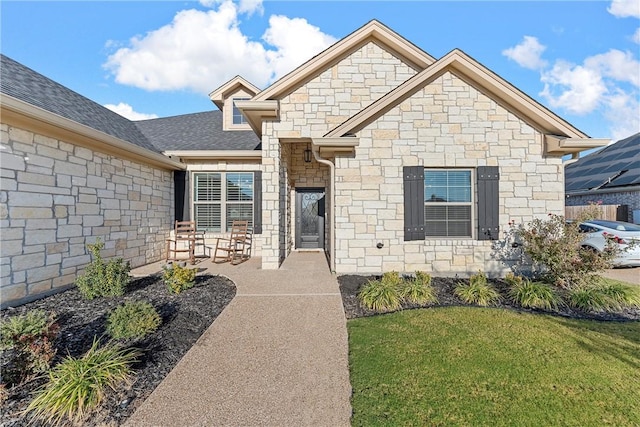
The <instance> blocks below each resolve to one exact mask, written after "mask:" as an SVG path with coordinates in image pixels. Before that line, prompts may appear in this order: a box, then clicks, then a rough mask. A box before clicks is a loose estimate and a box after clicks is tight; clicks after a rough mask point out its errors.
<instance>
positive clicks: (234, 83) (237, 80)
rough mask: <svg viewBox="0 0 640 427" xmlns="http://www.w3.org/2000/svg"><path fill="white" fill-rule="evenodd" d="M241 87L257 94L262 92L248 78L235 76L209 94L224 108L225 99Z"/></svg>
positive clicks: (213, 100) (252, 93) (217, 104)
mask: <svg viewBox="0 0 640 427" xmlns="http://www.w3.org/2000/svg"><path fill="white" fill-rule="evenodd" d="M240 89H244V91H245V92H249V93H250V94H251V95H255V94H256V93H258V92H260V89H259V88H258V87H257V86H254V85H253V84H252V83H250V82H249V81H248V80H246V79H244V78H243V77H240V76H235V77H234V78H232V79H231V80H229V81H228V82H226V83H224V84H223V85H222V86H220V87H219V88H218V89H216V90H214V91H213V92H211V93H210V94H209V99H211V101H212V102H213V103H214V104H216V106H217V107H218V108H219V109H221V110H222V108H223V107H224V100H225V99H226V98H228V97H229V95H232V94H234V93H236V92H237V91H238V90H240Z"/></svg>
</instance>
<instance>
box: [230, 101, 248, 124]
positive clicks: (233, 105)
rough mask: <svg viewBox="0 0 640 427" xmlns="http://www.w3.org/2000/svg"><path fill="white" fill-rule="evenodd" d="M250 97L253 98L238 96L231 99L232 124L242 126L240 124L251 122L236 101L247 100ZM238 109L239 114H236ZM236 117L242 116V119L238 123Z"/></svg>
mask: <svg viewBox="0 0 640 427" xmlns="http://www.w3.org/2000/svg"><path fill="white" fill-rule="evenodd" d="M249 99H251V98H249V97H237V98H233V99H231V124H232V125H234V126H240V125H246V124H248V123H249V122H248V121H247V118H246V117H245V116H244V114H242V111H240V109H239V108H238V107H236V101H247V100H249ZM236 111H237V112H238V114H236ZM236 117H240V121H239V122H238V123H236Z"/></svg>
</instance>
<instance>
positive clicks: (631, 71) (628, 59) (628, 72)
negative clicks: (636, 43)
mask: <svg viewBox="0 0 640 427" xmlns="http://www.w3.org/2000/svg"><path fill="white" fill-rule="evenodd" d="M584 65H585V67H587V68H589V69H592V70H597V71H598V72H599V73H600V74H601V75H602V76H604V77H610V78H612V79H614V80H617V81H621V82H629V83H631V84H633V85H634V86H636V87H640V62H638V61H637V60H635V59H634V58H633V55H632V54H631V52H622V51H620V50H617V49H610V50H609V51H608V52H607V53H601V54H598V55H594V56H590V57H588V58H587V59H585V61H584Z"/></svg>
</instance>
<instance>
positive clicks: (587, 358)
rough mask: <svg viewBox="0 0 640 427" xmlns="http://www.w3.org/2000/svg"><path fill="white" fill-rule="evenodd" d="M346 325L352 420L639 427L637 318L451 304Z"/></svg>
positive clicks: (409, 423) (366, 422)
mask: <svg viewBox="0 0 640 427" xmlns="http://www.w3.org/2000/svg"><path fill="white" fill-rule="evenodd" d="M348 329H349V365H350V375H351V384H352V387H353V397H352V406H353V418H352V425H353V426H398V425H402V426H413V425H415V426H424V425H468V426H471V425H473V426H479V425H480V426H481V425H491V426H512V425H567V426H600V425H616V426H637V425H640V387H638V384H640V322H626V323H617V322H596V321H586V320H574V319H565V318H558V317H552V316H545V315H534V314H528V313H517V312H513V311H506V310H496V309H484V308H471V307H449V308H440V309H429V310H410V311H404V312H398V313H393V314H389V315H384V316H375V317H368V318H361V319H354V320H350V321H349V322H348Z"/></svg>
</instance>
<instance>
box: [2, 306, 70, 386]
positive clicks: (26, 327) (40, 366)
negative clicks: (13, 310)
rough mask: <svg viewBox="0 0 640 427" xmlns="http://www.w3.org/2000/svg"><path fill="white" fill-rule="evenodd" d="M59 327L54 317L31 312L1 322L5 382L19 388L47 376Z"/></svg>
mask: <svg viewBox="0 0 640 427" xmlns="http://www.w3.org/2000/svg"><path fill="white" fill-rule="evenodd" d="M59 329H60V328H59V326H58V324H57V323H56V321H55V316H54V315H53V314H49V315H47V313H45V312H44V311H42V310H31V311H29V312H27V313H26V314H23V315H19V316H13V317H10V318H8V319H5V320H3V321H2V322H0V350H1V351H2V362H3V363H2V365H3V366H2V367H3V369H2V382H3V383H5V384H8V385H12V384H18V383H21V382H22V381H24V380H26V379H28V378H30V377H31V376H32V375H34V374H39V373H42V372H46V371H47V370H48V369H49V366H50V364H51V360H52V359H53V357H54V356H55V354H56V350H55V348H54V346H53V342H54V340H55V338H56V336H57V334H58V331H59Z"/></svg>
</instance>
